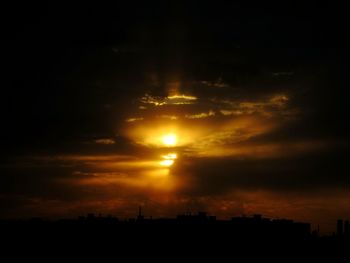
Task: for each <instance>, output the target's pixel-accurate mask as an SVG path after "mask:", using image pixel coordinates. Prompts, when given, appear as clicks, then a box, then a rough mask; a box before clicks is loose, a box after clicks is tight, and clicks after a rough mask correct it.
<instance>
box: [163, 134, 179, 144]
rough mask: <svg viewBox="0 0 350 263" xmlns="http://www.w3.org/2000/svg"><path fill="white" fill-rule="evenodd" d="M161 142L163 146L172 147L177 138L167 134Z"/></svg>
mask: <svg viewBox="0 0 350 263" xmlns="http://www.w3.org/2000/svg"><path fill="white" fill-rule="evenodd" d="M162 142H163V144H164V145H165V146H168V147H173V146H175V145H176V143H177V137H176V135H175V134H167V135H164V136H163V137H162Z"/></svg>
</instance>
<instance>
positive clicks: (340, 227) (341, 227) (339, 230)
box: [337, 219, 344, 236]
mask: <svg viewBox="0 0 350 263" xmlns="http://www.w3.org/2000/svg"><path fill="white" fill-rule="evenodd" d="M343 233H344V222H343V220H341V219H339V220H338V221H337V236H342V235H343Z"/></svg>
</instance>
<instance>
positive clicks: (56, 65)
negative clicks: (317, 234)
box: [0, 1, 350, 231]
mask: <svg viewBox="0 0 350 263" xmlns="http://www.w3.org/2000/svg"><path fill="white" fill-rule="evenodd" d="M162 2H165V1H160V2H152V3H149V2H148V1H147V3H144V4H139V3H138V2H137V1H135V2H132V1H131V2H130V3H118V2H115V3H114V4H105V5H104V4H101V3H100V4H98V5H97V4H96V3H95V4H92V3H84V4H70V5H64V6H63V5H62V4H59V3H56V4H53V3H50V4H47V5H42V4H40V5H39V4H38V5H35V4H32V3H28V4H25V5H24V6H17V5H10V6H7V7H6V8H7V9H6V8H5V9H4V10H5V11H4V13H5V14H4V16H3V20H4V21H3V22H2V23H3V25H5V29H4V31H3V34H4V36H5V37H4V38H5V40H4V41H3V45H4V47H3V49H2V51H3V52H2V53H3V57H4V59H3V63H4V64H5V70H4V73H5V74H4V77H3V85H2V96H1V98H2V103H1V110H2V113H3V118H2V125H1V126H2V128H1V131H0V133H1V137H0V138H1V156H2V161H1V162H0V172H1V175H0V205H1V210H0V216H1V217H27V216H34V215H42V216H71V215H76V214H79V213H85V212H88V211H96V212H103V213H107V212H108V213H112V214H115V215H119V216H126V215H131V214H133V213H134V210H135V207H136V206H137V205H138V204H140V203H141V204H143V205H144V206H145V207H147V209H148V211H149V213H150V214H154V215H159V216H161V215H173V214H176V213H179V212H183V211H185V210H198V209H205V210H208V211H209V212H211V213H215V214H218V215H219V216H222V217H225V216H232V215H237V214H242V213H246V214H249V213H263V214H266V215H268V216H272V217H278V216H281V217H289V218H296V219H299V220H305V221H312V222H313V223H318V222H320V223H322V224H323V225H324V227H325V229H327V231H329V229H331V228H332V225H331V224H332V223H333V220H334V219H335V218H337V217H344V218H345V217H348V218H349V217H350V212H349V211H350V195H349V194H348V192H349V188H350V177H349V176H348V175H349V174H350V173H349V168H348V159H349V157H348V156H349V153H348V146H349V139H348V134H349V106H348V105H349V103H348V100H349V90H348V77H347V74H348V48H343V47H341V46H342V45H343V43H342V39H344V37H343V35H344V34H346V30H345V29H346V23H345V21H346V16H345V15H346V14H344V12H342V11H341V8H340V7H337V8H334V7H332V6H329V5H325V4H324V5H319V6H284V5H282V4H281V5H280V6H259V7H258V6H257V7H254V8H252V7H249V8H248V7H243V6H238V5H237V4H225V5H220V4H219V3H217V2H212V3H207V4H203V3H201V2H197V3H195V2H192V3H191V4H189V3H186V4H180V3H176V4H169V3H162ZM174 154H175V155H176V156H175V155H174ZM174 156H175V157H174ZM164 161H165V162H164Z"/></svg>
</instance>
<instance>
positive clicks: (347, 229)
mask: <svg viewBox="0 0 350 263" xmlns="http://www.w3.org/2000/svg"><path fill="white" fill-rule="evenodd" d="M344 235H346V236H350V223H349V220H346V221H345V223H344Z"/></svg>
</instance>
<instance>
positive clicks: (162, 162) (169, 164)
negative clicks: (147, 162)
mask: <svg viewBox="0 0 350 263" xmlns="http://www.w3.org/2000/svg"><path fill="white" fill-rule="evenodd" d="M159 164H160V165H161V166H165V167H169V166H172V165H173V164H174V160H163V161H161V162H160V163H159Z"/></svg>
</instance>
